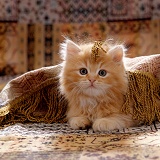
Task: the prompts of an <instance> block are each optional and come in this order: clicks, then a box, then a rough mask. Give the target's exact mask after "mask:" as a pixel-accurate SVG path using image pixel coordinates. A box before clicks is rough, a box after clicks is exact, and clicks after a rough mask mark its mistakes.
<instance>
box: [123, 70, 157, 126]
mask: <svg viewBox="0 0 160 160" xmlns="http://www.w3.org/2000/svg"><path fill="white" fill-rule="evenodd" d="M128 80H129V87H128V91H127V94H126V95H125V103H124V104H123V106H122V112H124V113H126V114H132V115H133V119H135V120H138V121H139V122H143V123H145V124H149V125H150V124H151V123H152V122H153V121H155V120H158V121H159V122H160V106H158V104H157V100H158V99H159V100H160V81H159V80H158V79H156V78H155V77H154V76H153V75H152V74H150V73H147V72H140V71H135V72H128Z"/></svg>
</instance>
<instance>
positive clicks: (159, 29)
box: [0, 0, 160, 76]
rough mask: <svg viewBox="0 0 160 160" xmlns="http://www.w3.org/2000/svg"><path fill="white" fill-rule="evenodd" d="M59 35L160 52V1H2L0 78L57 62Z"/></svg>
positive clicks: (139, 53) (132, 53)
mask: <svg viewBox="0 0 160 160" xmlns="http://www.w3.org/2000/svg"><path fill="white" fill-rule="evenodd" d="M62 35H64V36H67V37H69V38H71V39H72V40H75V41H76V42H77V41H86V40H92V41H93V40H105V39H107V38H113V39H114V40H115V41H118V42H120V43H124V44H125V46H126V47H127V48H128V56H129V57H135V56H142V55H150V54H160V0H0V76H6V75H12V76H13V75H17V74H22V73H24V72H27V71H29V70H33V69H37V68H40V67H43V66H50V65H54V64H57V63H58V62H59V57H58V50H59V44H60V42H62V41H63V39H64V38H63V36H62Z"/></svg>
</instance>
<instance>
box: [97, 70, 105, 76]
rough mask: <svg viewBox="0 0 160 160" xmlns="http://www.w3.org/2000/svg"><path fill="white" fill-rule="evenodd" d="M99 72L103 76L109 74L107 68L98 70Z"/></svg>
mask: <svg viewBox="0 0 160 160" xmlns="http://www.w3.org/2000/svg"><path fill="white" fill-rule="evenodd" d="M98 74H99V75H100V76H101V77H105V76H106V74H107V71H106V70H103V69H101V70H100V71H99V72H98Z"/></svg>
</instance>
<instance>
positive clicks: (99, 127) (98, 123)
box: [92, 118, 119, 132]
mask: <svg viewBox="0 0 160 160" xmlns="http://www.w3.org/2000/svg"><path fill="white" fill-rule="evenodd" d="M92 128H93V130H94V131H95V132H96V131H99V132H104V131H111V130H114V129H118V128H119V126H118V124H117V123H115V122H114V121H110V120H109V119H107V118H100V119H96V120H95V121H94V123H93V126H92Z"/></svg>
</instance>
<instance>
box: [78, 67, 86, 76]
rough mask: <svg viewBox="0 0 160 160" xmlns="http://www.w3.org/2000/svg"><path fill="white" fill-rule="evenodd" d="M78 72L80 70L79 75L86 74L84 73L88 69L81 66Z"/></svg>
mask: <svg viewBox="0 0 160 160" xmlns="http://www.w3.org/2000/svg"><path fill="white" fill-rule="evenodd" d="M79 72H80V74H81V75H86V74H87V73H88V71H87V69H86V68H81V69H80V70H79Z"/></svg>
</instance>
